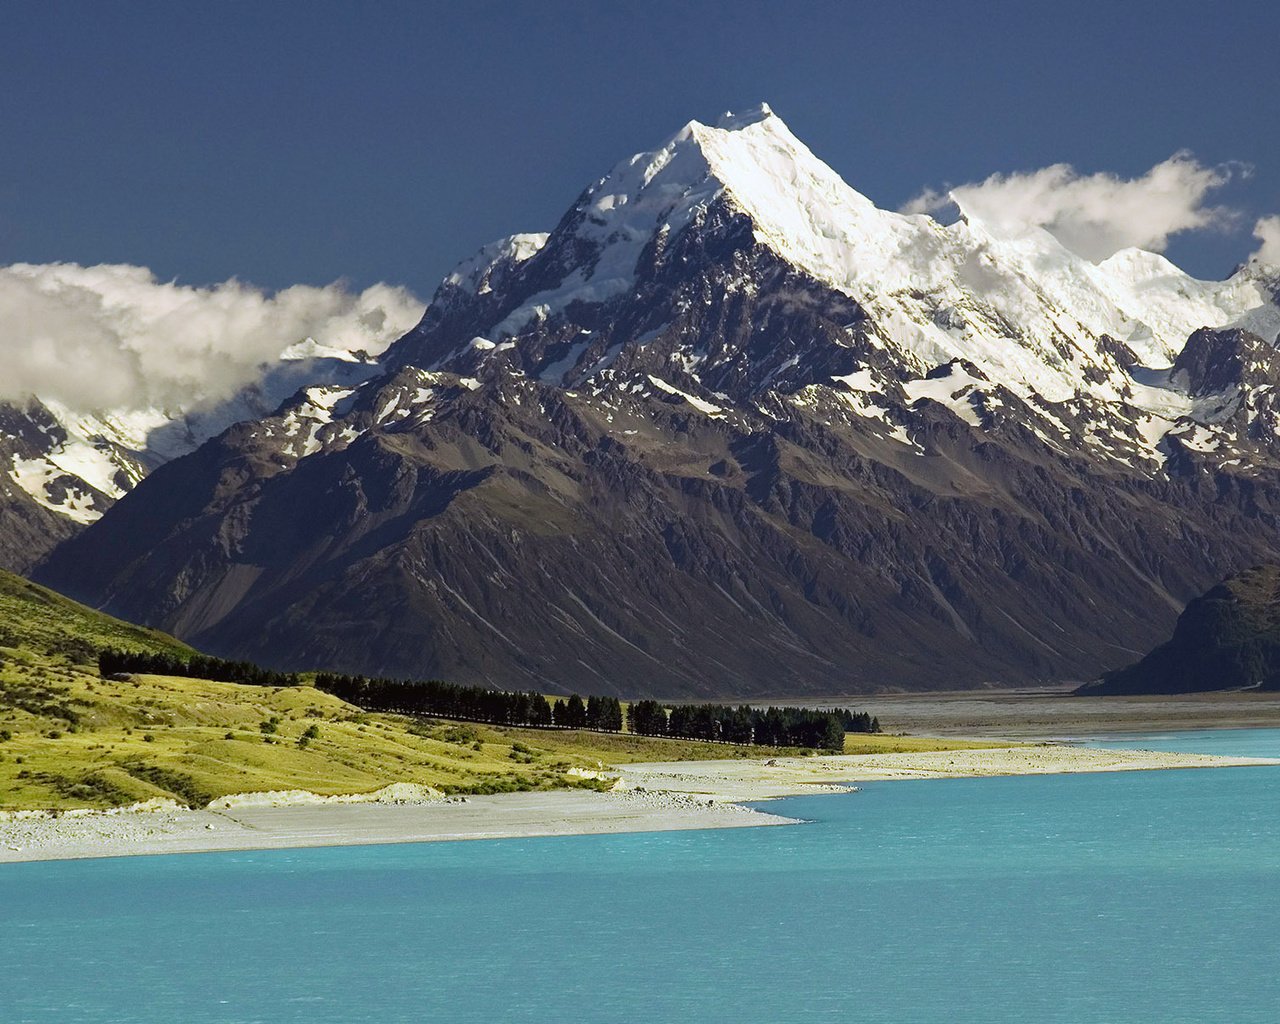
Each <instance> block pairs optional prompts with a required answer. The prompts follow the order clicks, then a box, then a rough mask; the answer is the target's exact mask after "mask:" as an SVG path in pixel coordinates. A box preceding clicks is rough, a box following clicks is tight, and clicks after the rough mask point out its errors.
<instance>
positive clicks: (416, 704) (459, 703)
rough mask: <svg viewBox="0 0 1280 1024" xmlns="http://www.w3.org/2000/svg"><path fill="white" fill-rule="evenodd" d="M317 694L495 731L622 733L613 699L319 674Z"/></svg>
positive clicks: (371, 708)
mask: <svg viewBox="0 0 1280 1024" xmlns="http://www.w3.org/2000/svg"><path fill="white" fill-rule="evenodd" d="M316 689H317V690H323V691H324V692H325V693H331V694H333V695H334V696H335V697H338V698H340V699H342V700H345V701H347V702H348V703H350V704H355V705H356V706H357V707H361V708H364V709H365V710H366V711H393V712H398V713H400V714H406V715H431V716H433V717H437V718H461V719H467V720H470V721H473V722H489V723H492V724H494V725H530V726H541V727H544V728H545V727H547V726H557V727H559V728H562V729H597V730H600V731H603V732H620V731H621V730H622V704H621V703H620V702H619V701H618V699H617V698H616V697H588V698H587V699H586V700H585V701H584V700H583V699H582V698H581V697H580V696H578V695H577V694H574V695H572V696H571V697H568V698H557V699H556V700H554V701H548V700H547V698H546V697H544V696H543V695H542V694H540V693H536V692H534V691H532V690H530V691H528V692H524V691H519V690H516V691H507V690H489V689H485V688H484V687H481V686H459V685H458V684H456V683H444V682H439V681H437V680H428V681H426V682H409V681H407V680H399V679H370V678H368V677H367V676H349V675H336V674H333V673H329V672H321V673H320V674H319V675H317V676H316Z"/></svg>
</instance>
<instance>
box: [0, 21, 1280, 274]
mask: <svg viewBox="0 0 1280 1024" xmlns="http://www.w3.org/2000/svg"><path fill="white" fill-rule="evenodd" d="M762 99H763V100H767V101H768V102H769V103H770V104H771V105H772V106H773V107H774V109H775V110H776V111H778V113H780V114H781V115H782V116H783V117H784V119H785V120H786V121H787V123H788V124H789V125H790V126H791V128H792V129H793V130H794V131H795V132H796V134H797V135H799V136H800V137H801V138H802V139H804V140H805V141H806V142H807V143H808V144H809V145H810V147H811V148H812V149H813V150H814V151H815V152H816V153H817V154H818V155H819V156H821V157H823V158H824V159H825V160H826V161H827V162H828V163H830V164H831V165H832V166H833V167H835V168H836V170H837V171H839V172H840V173H841V174H842V175H843V176H844V177H845V179H846V180H847V181H849V183H850V184H852V185H853V186H854V187H855V188H857V189H859V190H860V191H862V192H864V193H866V194H867V195H869V196H870V197H871V198H872V199H874V200H875V201H876V202H877V203H879V204H880V205H882V206H897V205H898V204H900V203H901V202H903V201H904V200H906V199H907V198H909V197H910V196H912V195H914V194H916V193H917V192H918V191H919V190H920V189H921V188H922V187H923V186H925V185H942V184H946V183H954V184H958V183H961V182H964V181H969V180H973V179H977V178H981V177H985V176H986V175H987V174H989V173H991V172H993V171H1010V170H1016V169H1032V168H1036V167H1041V166H1044V165H1046V164H1050V163H1054V162H1057V161H1067V162H1070V163H1073V164H1075V165H1076V166H1077V167H1078V168H1079V169H1080V170H1082V171H1095V170H1109V171H1114V172H1117V173H1120V174H1123V175H1126V176H1129V175H1135V174H1139V173H1141V172H1142V171H1145V170H1146V169H1147V168H1148V167H1150V166H1151V165H1152V164H1154V163H1156V162H1157V161H1160V160H1162V159H1164V158H1166V157H1168V156H1169V155H1170V154H1171V153H1172V152H1174V151H1175V150H1178V149H1183V148H1189V149H1191V150H1193V151H1194V153H1195V154H1196V155H1197V156H1198V157H1199V158H1200V159H1201V160H1202V161H1204V162H1206V163H1219V162H1222V161H1229V160H1237V161H1246V162H1248V163H1250V164H1252V165H1253V166H1254V173H1253V175H1252V177H1251V178H1249V179H1248V180H1245V181H1236V182H1234V183H1233V184H1232V185H1230V186H1228V187H1227V188H1226V189H1224V190H1223V191H1222V193H1221V194H1220V196H1219V201H1221V202H1227V203H1230V204H1231V205H1233V206H1237V207H1239V208H1241V209H1242V210H1243V211H1244V212H1245V214H1246V216H1245V220H1244V223H1243V225H1242V229H1241V230H1240V231H1238V232H1236V233H1234V234H1228V235H1216V236H1211V235H1198V236H1196V237H1194V238H1192V237H1185V238H1182V239H1179V240H1177V241H1175V243H1174V245H1173V246H1171V248H1170V250H1169V255H1170V256H1171V258H1173V259H1174V260H1175V261H1176V262H1180V263H1181V264H1182V265H1183V266H1185V267H1186V268H1187V269H1188V270H1190V271H1192V272H1193V273H1197V274H1199V275H1201V276H1206V277H1210V276H1212V277H1221V276H1224V275H1225V274H1226V273H1229V272H1230V270H1231V268H1232V265H1233V263H1235V262H1237V261H1238V260H1240V259H1242V258H1243V257H1244V256H1245V255H1246V254H1247V253H1248V251H1249V250H1250V248H1251V247H1252V243H1251V242H1250V240H1249V238H1248V227H1249V226H1251V225H1252V223H1253V220H1254V219H1255V217H1256V216H1257V215H1259V214H1264V213H1276V212H1280V4H1277V3H1275V2H1274V0H1271V2H1268V0H1252V2H1244V3H1235V4H1210V3H1206V2H1203V0H1202V2H1198V3H1194V4H1192V3H1182V2H1165V3H1158V4H1146V3H1127V2H1126V3H1116V2H1115V0H1108V2H1105V3H1103V2H1099V3H1094V2H1087V3H1075V4H1072V3H1067V2H1055V3H1036V2H1022V3H964V2H951V3H945V4H942V3H940V4H924V3H914V2H892V3H891V2H885V0H879V2H875V3H853V2H850V3H831V4H828V3H809V4H806V3H785V4H783V3H778V4H771V5H766V4H758V3H743V2H739V3H732V4H729V3H723V4H722V3H687V4H686V3H668V2H665V0H664V2H656V0H644V2H636V3H626V4H607V5H606V4H572V3H555V2H549V0H548V2H539V3H529V4H527V5H523V7H522V8H520V9H516V8H515V7H514V5H506V4H496V3H485V2H476V0H469V2H465V3H448V4H439V5H435V4H429V3H412V4H409V3H405V4H400V3H381V4H376V5H375V4H357V3H342V4H339V3H325V2H321V0H311V2H307V3H297V4H293V3H284V2H271V3H261V4H259V3H254V4H250V3H205V4H202V5H184V4H172V3H163V4H148V3H130V4H127V5H126V4H119V3H110V4H102V3H93V4H90V3H60V2H48V0H46V2H43V3H39V4H37V3H24V2H18V0H9V2H8V3H7V4H5V9H4V15H3V18H2V19H0V264H2V263H9V262H14V261H18V260H23V261H31V262H47V261H55V260H74V261H78V262H81V263H93V262H101V261H110V262H129V263H138V264H143V265H146V266H150V267H152V268H153V269H154V270H155V271H156V272H157V273H158V274H159V275H161V276H162V277H166V278H167V277H177V278H178V279H180V280H182V281H184V282H188V283H205V282H212V281H216V280H221V279H224V278H227V277H230V276H238V277H240V278H242V279H245V280H249V281H252V282H255V283H257V284H260V285H264V286H267V287H273V288H274V287H283V286H285V285H288V284H292V283H296V282H309V283H325V282H328V281H331V280H333V279H336V278H346V279H348V280H349V281H351V282H352V283H353V284H356V285H364V284H367V283H370V282H373V281H376V280H386V281H390V282H394V283H400V284H405V285H408V286H409V287H410V288H411V289H413V290H414V291H416V292H417V293H419V294H420V295H422V296H423V297H427V296H429V295H430V293H431V291H432V290H433V288H434V286H435V283H436V281H437V280H438V279H439V277H440V276H441V275H442V274H444V273H445V272H447V270H448V269H449V267H450V266H452V264H453V263H455V262H456V261H457V260H458V259H460V258H462V257H464V256H466V255H467V254H469V253H470V252H472V251H473V250H475V249H476V248H477V247H478V246H480V245H481V244H483V243H484V242H487V241H489V240H491V239H493V238H496V237H499V236H501V235H505V234H508V233H511V232H513V231H525V230H545V229H548V228H550V227H551V226H553V225H554V223H555V221H556V220H557V219H558V217H559V216H560V214H561V213H562V212H563V211H564V209H565V208H566V207H567V206H568V205H569V204H570V203H571V202H572V201H573V199H574V198H575V197H576V195H577V194H578V192H579V191H580V190H581V189H582V188H583V187H585V186H586V185H587V184H589V183H590V182H591V181H592V180H593V179H594V178H596V177H598V176H599V175H600V174H602V173H604V172H605V171H606V170H608V168H609V167H610V166H611V165H612V164H613V163H614V162H615V161H617V160H618V159H620V158H622V157H624V156H626V155H629V154H630V153H632V152H635V151H637V150H639V149H643V148H648V147H651V146H653V145H654V144H656V143H658V142H660V141H661V140H662V139H663V138H664V137H665V136H667V135H669V134H671V133H672V132H674V131H675V130H676V129H678V128H679V127H680V126H681V125H682V124H683V123H684V122H686V121H688V120H690V119H692V118H698V119H700V120H713V119H714V118H715V117H716V116H717V115H718V114H719V112H720V111H722V110H724V109H727V108H736V107H745V106H748V105H751V104H754V103H756V102H758V101H760V100H762Z"/></svg>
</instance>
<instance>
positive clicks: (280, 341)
mask: <svg viewBox="0 0 1280 1024" xmlns="http://www.w3.org/2000/svg"><path fill="white" fill-rule="evenodd" d="M421 314H422V303H420V302H419V301H417V300H416V299H415V298H414V297H413V296H412V295H410V294H409V293H408V292H407V291H405V290H404V289H402V288H394V287H391V286H389V285H383V284H377V285H373V286H372V287H370V288H366V289H365V290H364V291H363V292H360V293H358V294H356V293H354V292H351V291H348V290H347V289H346V288H344V287H343V286H342V285H339V284H332V285H329V286H327V287H324V288H314V287H310V286H306V285H297V286H295V287H292V288H286V289H285V290H284V291H281V292H277V293H275V294H274V295H269V294H266V293H264V292H262V291H259V290H258V289H256V288H253V287H251V286H249V285H245V284H241V283H240V282H238V281H227V282H224V283H223V284H219V285H215V286H213V287H209V288H192V287H188V286H185V285H177V284H172V283H167V284H166V283H163V282H160V281H157V280H156V279H155V277H154V276H153V275H152V273H151V272H150V271H149V270H147V269H146V268H145V267H133V266H118V265H103V266H94V267H81V266H78V265H76V264H74V263H53V264H44V265H33V264H22V263H18V264H13V265H11V266H7V267H0V399H22V398H24V397H26V396H27V395H31V394H35V395H39V396H40V397H41V398H48V399H54V400H56V401H58V402H61V403H62V404H64V405H66V406H68V407H70V408H71V409H73V410H77V411H83V412H88V411H93V410H103V409H142V408H148V407H153V406H158V407H161V408H166V409H171V410H181V411H187V410H190V409H193V408H196V407H199V406H201V405H205V404H208V403H211V402H215V401H218V400H221V399H224V398H227V397H229V396H230V395H232V394H234V393H235V392H236V391H237V390H238V389H240V388H241V387H243V386H244V385H246V384H249V383H251V382H253V381H255V380H257V379H258V378H259V376H260V374H261V369H260V368H261V365H262V364H263V363H270V362H273V361H275V360H276V359H277V358H278V357H279V355H280V353H281V352H282V351H283V350H284V349H286V348H288V347H289V346H290V345H293V344H295V343H296V342H299V341H302V340H304V339H305V338H308V337H310V338H314V339H315V340H316V341H317V342H319V343H321V344H324V345H328V346H332V347H334V348H342V349H347V350H356V349H364V350H365V351H367V352H369V353H371V354H377V353H379V352H381V351H382V350H383V349H384V348H386V346H387V345H388V344H390V343H391V342H392V341H393V340H395V338H397V337H398V336H399V335H401V334H403V333H404V332H405V331H407V330H408V329H409V328H410V327H412V326H413V325H414V324H415V323H416V322H417V320H418V318H419V317H420V316H421Z"/></svg>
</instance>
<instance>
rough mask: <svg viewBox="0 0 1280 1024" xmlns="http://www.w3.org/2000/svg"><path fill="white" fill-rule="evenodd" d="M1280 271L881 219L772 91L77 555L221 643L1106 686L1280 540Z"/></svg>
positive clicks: (462, 286) (731, 687) (306, 651)
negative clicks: (355, 377) (1198, 597)
mask: <svg viewBox="0 0 1280 1024" xmlns="http://www.w3.org/2000/svg"><path fill="white" fill-rule="evenodd" d="M1277 292H1280V271H1277V270H1276V269H1275V268H1268V267H1262V266H1249V267H1245V268H1242V269H1241V270H1240V271H1239V272H1238V273H1237V274H1236V275H1234V276H1233V277H1232V278H1230V279H1228V280H1227V281H1225V282H1200V281H1195V280H1193V279H1192V278H1190V277H1188V276H1187V275H1185V274H1183V273H1181V272H1180V271H1178V270H1177V269H1176V268H1175V267H1173V266H1172V265H1171V264H1169V263H1168V262H1167V261H1165V260H1164V259H1163V258H1162V257H1159V256H1155V255H1152V254H1150V253H1144V252H1138V251H1125V252H1121V253H1118V254H1116V255H1115V256H1113V257H1112V258H1111V259H1109V260H1107V261H1105V262H1104V263H1101V264H1093V263H1090V262H1088V261H1086V260H1083V259H1081V258H1080V257H1078V256H1076V255H1074V254H1073V253H1071V252H1069V251H1068V250H1067V249H1065V248H1064V247H1063V246H1062V245H1060V244H1059V243H1058V242H1057V241H1056V240H1055V239H1054V238H1053V237H1052V236H1051V235H1049V234H1047V233H1046V232H1043V231H1038V230H1037V231H1034V232H1028V233H1024V234H1021V235H1018V236H1017V237H1008V236H997V235H996V234H994V233H993V232H992V231H991V230H989V229H988V228H987V227H986V226H984V225H983V224H982V223H981V222H980V221H978V220H977V219H975V218H973V217H971V216H968V215H966V214H964V211H961V216H960V219H958V220H957V221H956V222H955V223H954V224H951V225H944V224H941V223H939V222H937V221H935V220H933V219H931V218H929V217H927V216H922V215H917V216H904V215H900V214H895V213H890V212H887V211H883V210H879V209H877V208H876V207H875V206H874V205H873V204H872V203H871V202H870V201H869V200H867V199H866V198H865V197H863V196H861V195H860V194H858V193H857V192H855V191H854V190H853V189H851V188H849V186H847V185H846V184H845V183H844V182H843V181H841V180H840V178H839V177H838V176H837V175H836V174H835V173H834V172H833V171H831V169H830V168H828V167H826V166H825V165H824V164H822V163H821V161H819V160H818V159H817V158H816V157H814V156H813V154H812V153H810V152H809V151H808V150H807V149H806V148H805V147H804V146H803V144H802V143H800V142H799V141H798V140H797V139H796V138H795V137H794V136H793V135H792V134H791V133H790V131H789V130H788V129H787V128H786V126H785V125H784V124H783V123H782V122H781V120H780V119H778V118H777V117H776V116H775V115H773V114H772V113H771V112H770V111H769V110H768V108H760V109H758V110H755V111H751V112H749V113H747V114H745V115H739V116H732V115H727V116H726V118H725V119H724V120H723V121H722V122H721V123H720V124H719V125H718V126H716V127H709V126H705V125H702V124H698V123H696V122H695V123H691V124H690V125H688V126H686V127H685V128H684V129H682V130H681V131H680V132H679V133H677V134H676V135H675V136H674V137H673V138H672V139H671V140H669V141H668V142H667V143H666V144H665V145H663V146H661V147H659V148H658V149H656V150H654V151H652V152H647V153H642V154H639V155H637V156H635V157H632V158H631V159H629V160H625V161H623V162H622V163H621V164H619V165H618V166H617V167H616V168H615V169H614V170H613V171H612V172H611V173H610V174H609V175H607V176H606V177H604V178H602V179H601V180H600V181H599V182H597V183H596V184H595V185H593V186H592V187H591V188H589V189H587V190H586V192H584V193H583V194H582V196H581V197H580V198H579V200H578V201H577V202H576V203H575V204H574V205H573V207H572V208H571V209H570V210H569V211H568V212H567V213H566V214H565V216H564V218H563V219H562V220H561V222H560V223H559V224H558V225H557V226H556V228H555V229H554V230H553V231H552V232H550V233H549V234H548V235H517V236H513V237H512V238H510V239H506V240H504V241H502V242H499V243H495V245H493V246H490V247H487V248H486V249H485V250H484V251H482V252H481V253H479V254H477V256H475V257H473V258H472V259H470V260H468V261H466V262H465V263H463V264H462V265H461V266H460V267H459V268H458V269H457V270H456V271H455V272H454V273H453V274H451V275H450V276H449V277H448V278H446V280H445V281H444V282H443V283H442V284H441V286H440V289H439V290H438V292H437V294H436V296H435V298H434V299H433V301H432V303H431V305H430V306H429V307H428V310H427V313H426V315H425V316H424V317H423V319H422V322H421V323H420V324H419V325H418V326H417V327H416V328H415V329H414V330H413V331H411V332H410V333H409V334H408V335H406V336H405V337H404V338H402V339H401V340H400V341H399V342H397V343H396V344H395V345H394V346H393V347H392V348H391V349H390V350H389V351H388V353H387V354H386V356H385V358H384V365H383V369H384V371H385V372H384V373H383V374H382V375H380V376H377V377H375V378H373V379H371V380H369V381H367V382H365V383H363V384H359V385H352V386H342V387H314V388H311V389H309V390H307V391H305V392H301V393H299V394H298V395H297V396H295V398H294V399H293V400H292V401H291V402H290V403H288V404H287V405H286V406H284V407H282V408H281V409H280V410H278V411H277V412H276V414H275V415H272V416H268V417H264V418H262V419H259V420H257V421H256V422H253V423H249V424H241V425H238V426H235V427H232V428H231V429H230V430H228V431H227V432H225V433H223V434H222V435H220V436H219V437H217V438H214V439H213V440H211V441H209V442H208V443H206V444H205V445H204V446H202V447H201V448H200V449H198V450H197V451H196V452H194V453H193V454H192V455H189V456H187V457H185V458H182V459H178V460H176V461H174V462H171V463H169V464H167V465H165V466H163V467H162V468H161V469H160V470H158V471H157V472H155V473H154V474H152V475H151V476H150V477H148V478H147V479H146V480H145V481H144V482H143V483H142V484H141V485H140V486H139V487H137V488H136V490H135V491H134V492H133V493H131V494H130V495H129V496H128V497H127V498H126V499H124V500H123V501H120V502H119V503H118V504H117V505H116V506H115V507H113V508H112V509H111V511H110V512H109V513H108V514H107V515H105V516H104V517H103V518H102V519H101V520H100V521H99V522H98V523H97V524H95V525H94V526H93V527H91V528H90V529H89V530H87V531H86V532H85V533H84V534H83V535H82V536H80V537H78V538H76V539H74V540H72V541H69V542H67V543H66V544H64V545H63V546H62V547H60V548H59V550H58V551H57V552H56V553H55V554H54V556H53V557H52V558H51V559H50V560H49V562H48V563H47V564H46V565H45V566H44V567H43V568H42V570H41V572H40V577H41V578H42V579H45V580H47V581H49V582H50V583H52V584H53V585H55V586H58V587H59V588H62V589H64V590H66V591H68V592H70V593H73V594H76V595H78V596H81V597H83V598H86V599H88V600H90V601H92V602H93V603H95V604H100V605H105V606H106V607H108V608H110V609H111V610H112V611H114V612H115V613H117V614H121V615H124V616H126V617H129V618H133V619H137V620H139V621H145V622H148V623H151V624H155V625H159V626H163V627H164V628H166V629H169V630H172V631H174V632H176V633H177V634H178V635H180V636H183V637H184V638H186V639H189V640H191V641H192V642H194V643H196V644H198V645H199V646H201V647H203V648H206V649H209V650H212V651H215V652H217V653H225V654H231V653H234V654H236V655H241V656H246V657H251V658H254V659H256V660H259V661H262V662H266V663H269V664H273V665H281V666H302V665H308V666H318V665H324V666H328V667H332V668H337V669H348V670H361V671H368V672H376V673H382V674H402V675H442V676H447V677H450V678H453V679H457V680H459V681H484V682H491V683H498V684H501V685H510V686H538V687H541V688H545V689H549V690H567V689H573V688H577V689H580V690H584V691H595V692H616V693H625V694H628V695H640V694H658V695H664V696H673V695H702V694H717V695H734V696H737V695H759V694H783V693H786V694H800V693H816V692H825V693H831V692H853V691H857V690H865V689H874V688H884V687H934V688H937V687H946V686H967V685H979V684H986V683H995V684H1000V683H1015V682H1027V681H1030V680H1034V679H1055V680H1056V679H1064V678H1067V679H1070V678H1076V679H1080V678H1091V677H1095V676H1096V675H1097V674H1098V673H1099V672H1100V671H1102V670H1103V669H1104V668H1106V667H1108V666H1110V665H1113V664H1115V663H1116V661H1117V660H1123V659H1124V658H1125V657H1126V656H1127V655H1136V654H1137V653H1138V652H1139V651H1140V650H1141V649H1143V648H1145V647H1147V646H1149V645H1150V644H1152V643H1154V642H1155V640H1156V639H1157V638H1158V637H1159V636H1160V635H1162V634H1164V635H1167V632H1168V629H1169V627H1170V626H1171V624H1172V622H1173V620H1174V618H1175V616H1176V615H1177V612H1178V610H1179V609H1180V608H1181V606H1182V604H1183V603H1184V602H1185V600H1186V599H1187V598H1188V597H1190V596H1191V595H1192V594H1194V593H1197V592H1198V591H1199V590H1201V589H1203V588H1204V587H1205V586H1206V585H1207V584H1208V583H1209V582H1211V581H1212V580H1213V579H1214V578H1216V577H1217V575H1218V574H1219V571H1220V569H1221V567H1222V566H1223V565H1224V564H1225V565H1245V564H1250V563H1254V562H1257V561H1260V560H1263V559H1264V558H1266V557H1267V556H1268V555H1269V554H1270V553H1271V552H1272V551H1273V549H1274V546H1275V537H1276V533H1275V530H1276V525H1277V524H1276V511H1277V506H1276V500H1277V497H1278V496H1280V492H1278V491H1277V484H1278V483H1280V478H1278V476H1277V469H1278V468H1280V447H1278V446H1277V430H1278V429H1280V421H1278V419H1277V409H1276V406H1275V401H1276V399H1275V395H1276V387H1277V385H1280V376H1278V374H1280V362H1278V361H1277V356H1276V352H1275V348H1274V344H1273V342H1274V339H1275V337H1276V334H1277V332H1280V309H1278V308H1277V302H1276V295H1277Z"/></svg>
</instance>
